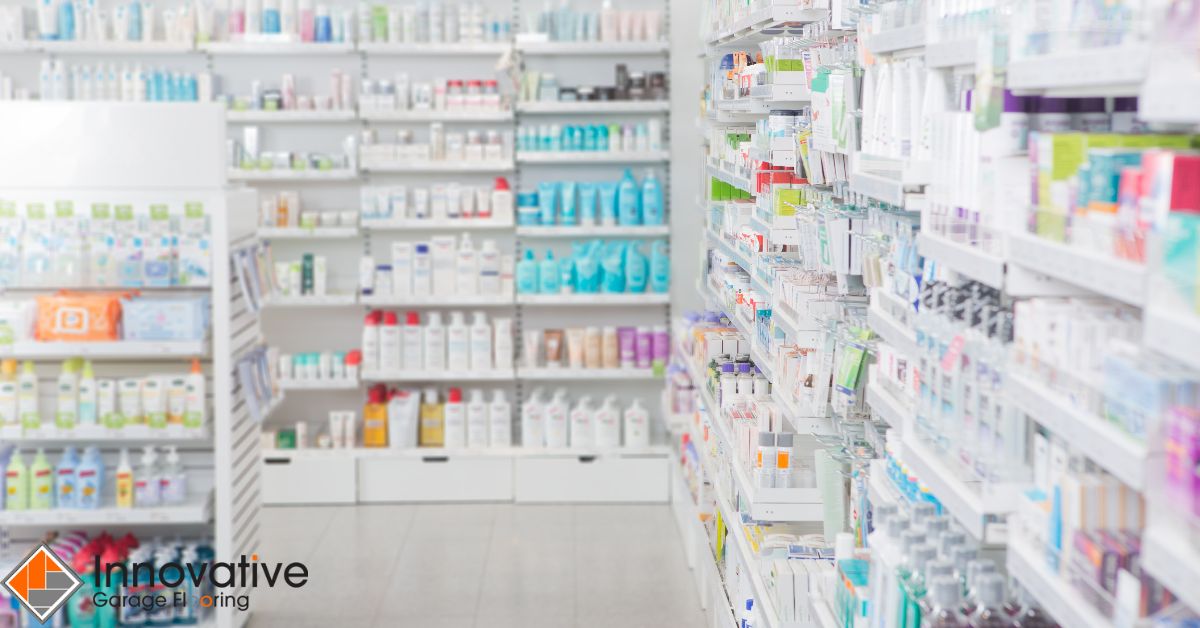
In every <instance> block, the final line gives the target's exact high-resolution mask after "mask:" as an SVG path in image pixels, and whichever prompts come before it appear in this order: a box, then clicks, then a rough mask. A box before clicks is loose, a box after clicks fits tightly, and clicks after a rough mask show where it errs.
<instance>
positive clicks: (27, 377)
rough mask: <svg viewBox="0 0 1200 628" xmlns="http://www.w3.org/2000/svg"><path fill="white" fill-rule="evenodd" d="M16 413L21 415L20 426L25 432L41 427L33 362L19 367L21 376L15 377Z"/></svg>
mask: <svg viewBox="0 0 1200 628" xmlns="http://www.w3.org/2000/svg"><path fill="white" fill-rule="evenodd" d="M17 412H18V413H19V414H20V415H21V426H22V427H24V428H25V429H27V430H36V429H39V428H41V427H42V415H41V412H40V411H39V410H38V379H37V373H35V372H34V370H33V362H30V361H28V360H26V361H25V363H24V364H22V365H21V375H20V376H19V377H17Z"/></svg>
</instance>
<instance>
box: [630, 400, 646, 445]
mask: <svg viewBox="0 0 1200 628" xmlns="http://www.w3.org/2000/svg"><path fill="white" fill-rule="evenodd" d="M649 419H650V417H649V414H648V413H647V412H646V410H645V409H643V408H642V404H641V402H640V401H639V400H637V399H634V400H633V403H632V404H630V406H629V407H628V408H626V409H625V446H626V447H631V448H640V447H649V446H650V420H649Z"/></svg>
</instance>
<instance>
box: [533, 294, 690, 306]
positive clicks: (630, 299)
mask: <svg viewBox="0 0 1200 628" xmlns="http://www.w3.org/2000/svg"><path fill="white" fill-rule="evenodd" d="M670 302H671V295H669V294H667V293H665V292H663V293H623V294H608V293H600V294H518V295H517V303H519V304H521V305H540V306H574V307H594V306H597V305H604V306H611V305H667V304H669V303H670Z"/></svg>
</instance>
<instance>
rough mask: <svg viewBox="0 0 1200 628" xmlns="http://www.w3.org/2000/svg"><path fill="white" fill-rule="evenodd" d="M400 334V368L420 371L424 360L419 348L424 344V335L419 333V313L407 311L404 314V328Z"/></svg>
mask: <svg viewBox="0 0 1200 628" xmlns="http://www.w3.org/2000/svg"><path fill="white" fill-rule="evenodd" d="M400 333H401V335H402V338H401V346H402V347H403V349H402V353H401V355H400V361H401V364H400V368H402V369H405V370H408V371H420V370H422V369H423V368H424V364H425V362H424V360H422V359H421V350H422V349H423V345H424V341H425V338H424V335H423V334H422V333H421V315H420V314H418V313H416V312H408V313H406V314H405V315H404V329H403V330H402V331H401V332H400Z"/></svg>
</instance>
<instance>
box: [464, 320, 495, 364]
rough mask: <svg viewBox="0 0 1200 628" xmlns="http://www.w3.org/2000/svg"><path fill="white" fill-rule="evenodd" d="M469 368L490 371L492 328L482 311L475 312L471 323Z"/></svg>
mask: <svg viewBox="0 0 1200 628" xmlns="http://www.w3.org/2000/svg"><path fill="white" fill-rule="evenodd" d="M470 334H471V370H472V371H476V372H483V371H490V370H492V368H493V365H492V328H491V326H490V325H488V322H487V317H486V316H484V313H483V312H475V313H474V320H473V322H472V323H471V331H470Z"/></svg>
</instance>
